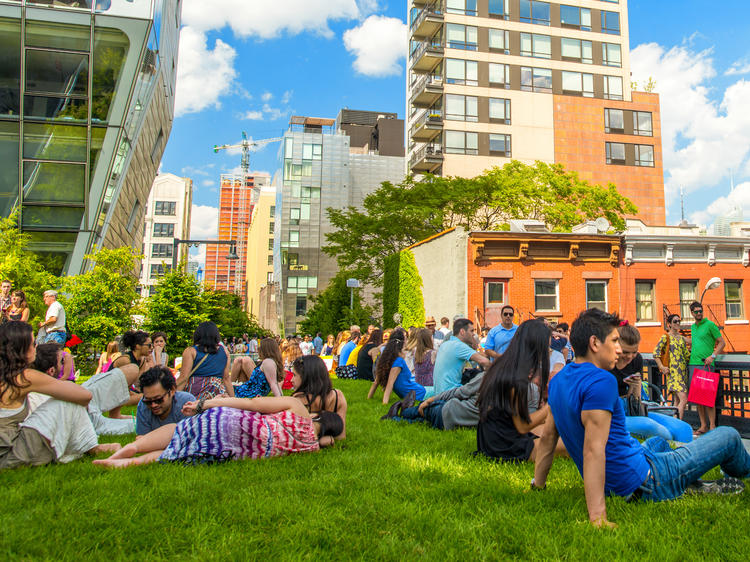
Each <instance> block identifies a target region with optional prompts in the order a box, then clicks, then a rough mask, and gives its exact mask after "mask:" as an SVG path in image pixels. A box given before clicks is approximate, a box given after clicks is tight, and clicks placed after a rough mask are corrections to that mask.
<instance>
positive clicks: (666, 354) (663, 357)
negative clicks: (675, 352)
mask: <svg viewBox="0 0 750 562" xmlns="http://www.w3.org/2000/svg"><path fill="white" fill-rule="evenodd" d="M669 343H670V341H669V335H667V343H666V344H664V349H663V350H662V352H661V355H660V356H659V360H660V361H661V364H662V365H664V366H665V367H669Z"/></svg>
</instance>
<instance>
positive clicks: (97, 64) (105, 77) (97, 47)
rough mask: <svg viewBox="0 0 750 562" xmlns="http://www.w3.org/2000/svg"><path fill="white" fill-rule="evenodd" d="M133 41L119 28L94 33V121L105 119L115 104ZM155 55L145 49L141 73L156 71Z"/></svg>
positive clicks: (92, 113)
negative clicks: (126, 58)
mask: <svg viewBox="0 0 750 562" xmlns="http://www.w3.org/2000/svg"><path fill="white" fill-rule="evenodd" d="M129 45H130V42H129V41H128V38H127V36H126V35H125V34H124V33H123V32H122V31H119V30H115V29H100V28H97V29H96V31H95V33H94V75H93V80H92V90H93V95H92V106H91V121H92V122H95V121H100V122H106V121H107V120H108V119H109V112H110V109H111V106H112V98H113V96H114V95H115V92H116V91H117V84H118V83H119V81H120V76H121V74H122V66H123V64H124V62H125V56H126V55H127V53H128V47H129ZM155 68H156V67H155V55H154V53H153V51H148V50H147V51H146V60H145V61H144V64H143V68H142V69H141V73H143V72H144V71H145V72H146V73H147V74H151V75H153V74H155V71H156V70H155Z"/></svg>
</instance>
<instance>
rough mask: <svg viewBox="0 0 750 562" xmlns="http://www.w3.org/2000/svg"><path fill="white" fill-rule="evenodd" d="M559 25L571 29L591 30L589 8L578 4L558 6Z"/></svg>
mask: <svg viewBox="0 0 750 562" xmlns="http://www.w3.org/2000/svg"><path fill="white" fill-rule="evenodd" d="M560 25H562V27H569V28H572V29H581V30H583V31H591V10H590V9H588V8H579V7H578V6H565V5H562V6H560Z"/></svg>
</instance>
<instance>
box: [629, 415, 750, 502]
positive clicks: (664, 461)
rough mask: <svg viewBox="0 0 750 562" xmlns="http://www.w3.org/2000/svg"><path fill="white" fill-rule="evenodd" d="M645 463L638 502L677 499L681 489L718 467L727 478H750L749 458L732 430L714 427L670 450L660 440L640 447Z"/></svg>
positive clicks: (659, 438)
mask: <svg viewBox="0 0 750 562" xmlns="http://www.w3.org/2000/svg"><path fill="white" fill-rule="evenodd" d="M643 446H644V447H645V448H646V461H648V464H649V465H650V466H651V472H650V473H649V476H648V478H647V479H646V481H645V482H644V483H643V485H641V487H640V490H641V491H642V493H643V495H642V496H641V498H642V499H644V500H648V501H655V502H659V501H665V500H672V499H675V498H679V497H680V496H681V495H682V494H683V493H684V492H685V489H686V488H687V487H688V486H689V485H690V484H692V483H694V482H696V481H698V480H699V479H700V477H701V476H703V475H704V474H705V473H706V472H708V471H709V470H710V469H712V468H713V467H715V466H717V465H719V466H720V467H721V469H722V470H723V471H724V473H725V474H726V475H727V476H734V477H735V478H748V477H750V454H748V453H747V451H745V447H744V446H743V445H742V439H741V438H740V434H739V433H737V430H736V429H734V428H733V427H728V426H722V427H717V428H716V429H714V430H713V431H709V432H708V433H706V434H705V435H703V436H702V437H700V438H699V439H696V440H694V441H693V442H692V443H688V444H686V445H683V446H681V447H677V448H676V449H671V448H670V447H669V443H667V442H666V441H665V440H664V439H662V438H661V437H652V438H651V439H648V440H647V441H645V442H644V443H643Z"/></svg>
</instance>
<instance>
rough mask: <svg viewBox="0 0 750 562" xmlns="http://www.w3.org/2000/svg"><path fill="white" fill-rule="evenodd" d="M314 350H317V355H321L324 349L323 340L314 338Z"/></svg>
mask: <svg viewBox="0 0 750 562" xmlns="http://www.w3.org/2000/svg"><path fill="white" fill-rule="evenodd" d="M313 349H314V350H315V355H320V351H321V350H322V349H323V340H322V339H320V338H319V337H318V336H315V337H314V338H313Z"/></svg>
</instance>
